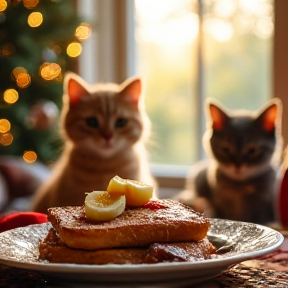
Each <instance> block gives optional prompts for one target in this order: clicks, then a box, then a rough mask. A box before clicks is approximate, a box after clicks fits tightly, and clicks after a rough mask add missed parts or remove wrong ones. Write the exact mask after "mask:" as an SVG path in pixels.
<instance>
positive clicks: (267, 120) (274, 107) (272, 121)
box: [258, 98, 282, 132]
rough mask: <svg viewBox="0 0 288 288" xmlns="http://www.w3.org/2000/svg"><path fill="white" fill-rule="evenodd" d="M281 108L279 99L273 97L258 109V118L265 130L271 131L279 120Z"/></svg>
mask: <svg viewBox="0 0 288 288" xmlns="http://www.w3.org/2000/svg"><path fill="white" fill-rule="evenodd" d="M281 108H282V104H281V100H280V99H277V98H275V99H273V100H272V101H271V103H269V104H268V105H267V106H266V107H265V108H263V109H262V110H261V111H260V115H259V116H258V119H259V120H260V121H261V122H262V124H263V128H264V129H265V130H266V131H268V132H271V131H273V130H274V128H275V127H276V125H277V121H281V120H280V117H279V115H280V113H281V110H282V109H281Z"/></svg>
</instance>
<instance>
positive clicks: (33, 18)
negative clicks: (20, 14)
mask: <svg viewBox="0 0 288 288" xmlns="http://www.w3.org/2000/svg"><path fill="white" fill-rule="evenodd" d="M42 22H43V15H42V14H41V13H40V12H32V13H31V14H30V15H29V16H28V24H29V26H30V27H38V26H40V25H41V24H42Z"/></svg>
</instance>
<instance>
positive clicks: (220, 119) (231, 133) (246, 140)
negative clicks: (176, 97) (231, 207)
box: [205, 104, 277, 179]
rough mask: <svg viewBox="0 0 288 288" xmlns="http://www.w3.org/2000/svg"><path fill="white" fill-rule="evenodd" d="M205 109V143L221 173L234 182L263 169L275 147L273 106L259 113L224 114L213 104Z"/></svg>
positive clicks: (275, 110)
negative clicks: (208, 125) (207, 118)
mask: <svg viewBox="0 0 288 288" xmlns="http://www.w3.org/2000/svg"><path fill="white" fill-rule="evenodd" d="M209 108H210V115H211V128H210V129H209V130H208V131H207V133H206V135H205V141H206V146H209V152H210V154H212V156H213V157H214V158H215V159H216V160H217V162H218V163H219V166H220V167H221V169H222V170H223V171H224V172H225V173H226V174H227V175H229V176H231V177H233V178H234V179H245V178H247V177H250V176H253V175H254V174H257V173H258V172H259V171H260V170H262V169H265V168H266V167H267V165H268V164H269V163H270V161H271V158H272V157H273V155H274V152H275V150H276V146H277V136H276V135H277V133H276V127H275V123H276V114H277V105H275V104H273V105H271V106H269V107H267V108H266V109H265V110H264V111H261V112H260V113H252V112H250V113H249V112H247V111H242V112H241V111H233V112H230V113H226V112H224V110H223V109H222V108H219V107H218V106H217V105H215V104H210V107H209ZM207 142H208V143H207Z"/></svg>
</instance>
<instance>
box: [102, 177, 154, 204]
mask: <svg viewBox="0 0 288 288" xmlns="http://www.w3.org/2000/svg"><path fill="white" fill-rule="evenodd" d="M153 189H154V186H153V185H151V184H146V183H142V182H139V181H134V180H130V179H122V178H121V177H119V176H115V177H114V178H112V179H111V180H110V182H109V185H108V187H107V191H108V192H109V193H110V194H111V195H115V196H116V195H125V196H126V204H127V205H128V206H142V205H144V204H146V203H147V202H148V201H149V200H150V199H151V198H152V196H153Z"/></svg>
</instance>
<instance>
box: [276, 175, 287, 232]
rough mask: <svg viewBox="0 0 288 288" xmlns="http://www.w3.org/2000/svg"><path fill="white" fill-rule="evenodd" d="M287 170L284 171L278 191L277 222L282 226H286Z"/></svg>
mask: <svg viewBox="0 0 288 288" xmlns="http://www.w3.org/2000/svg"><path fill="white" fill-rule="evenodd" d="M287 203H288V170H286V171H285V172H284V175H283V178H282V182H281V186H280V191H279V199H278V204H279V222H280V224H281V225H282V226H283V227H288V206H287Z"/></svg>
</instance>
